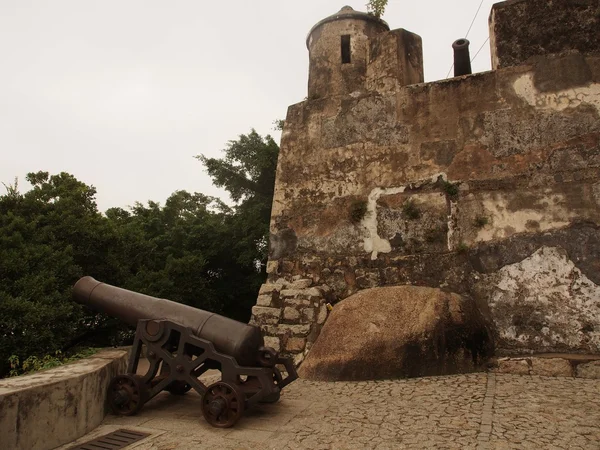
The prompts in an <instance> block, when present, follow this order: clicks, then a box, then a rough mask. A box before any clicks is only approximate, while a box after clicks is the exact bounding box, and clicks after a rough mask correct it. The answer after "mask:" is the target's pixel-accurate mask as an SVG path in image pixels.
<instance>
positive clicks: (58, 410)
mask: <svg viewBox="0 0 600 450" xmlns="http://www.w3.org/2000/svg"><path fill="white" fill-rule="evenodd" d="M127 355H128V350H127V349H110V350H102V351H100V352H98V353H97V354H95V355H93V356H91V357H89V358H86V359H82V360H80V361H76V362H74V363H71V364H67V365H64V366H60V367H57V368H55V369H50V370H47V371H44V372H38V373H34V374H32V375H25V376H21V377H16V378H8V379H4V380H0V436H1V439H2V444H1V445H0V447H2V448H8V449H15V450H21V449H22V450H47V449H52V448H55V447H58V446H59V445H62V444H65V443H68V442H72V441H74V440H75V439H77V438H79V437H81V436H83V435H85V434H86V433H89V432H90V431H92V430H93V429H94V428H96V427H97V426H98V425H100V423H101V422H102V420H103V419H104V416H105V414H106V409H105V405H106V402H105V398H106V389H107V388H108V383H109V382H110V380H111V378H112V377H113V376H114V375H117V374H119V373H124V372H125V369H126V366H127Z"/></svg>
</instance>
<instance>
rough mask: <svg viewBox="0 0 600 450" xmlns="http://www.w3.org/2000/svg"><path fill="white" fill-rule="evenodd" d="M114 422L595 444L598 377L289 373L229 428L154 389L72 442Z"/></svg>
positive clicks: (292, 441) (261, 432) (213, 434)
mask: <svg viewBox="0 0 600 450" xmlns="http://www.w3.org/2000/svg"><path fill="white" fill-rule="evenodd" d="M122 427H127V428H130V429H137V430H140V431H144V430H145V431H148V432H150V433H152V436H151V437H149V438H147V439H145V440H144V441H140V442H139V443H136V444H133V445H131V446H130V447H128V448H130V449H136V450H145V449H152V450H174V449H182V450H185V449H204V448H210V449H380V450H383V449H412V448H415V449H430V448H431V449H488V448H491V449H529V448H532V449H533V448H535V449H542V448H543V449H595V450H597V449H600V380H590V379H578V378H561V377H540V376H528V375H525V376H523V375H508V374H493V373H490V374H486V373H477V374H469V375H455V376H444V377H429V378H418V379H408V380H393V381H368V382H358V383H357V382H337V383H323V382H310V381H305V380H297V381H296V382H294V383H292V384H291V385H290V386H288V388H286V389H285V390H284V393H283V395H282V397H281V401H280V402H279V403H276V404H271V405H260V406H259V408H257V409H253V410H249V411H247V412H246V414H245V415H244V417H242V419H241V420H240V421H239V422H238V424H237V425H236V426H235V428H231V429H215V428H212V427H211V426H209V425H208V424H207V423H206V422H205V421H204V419H203V417H202V414H201V412H200V398H199V396H198V395H197V394H195V393H188V394H187V395H186V396H184V397H176V396H171V395H170V394H167V393H162V394H160V395H158V396H157V397H156V398H154V399H153V400H152V401H150V402H149V403H148V404H146V405H145V406H144V408H143V409H142V410H141V412H140V413H139V414H138V415H137V416H134V417H115V416H111V415H109V416H107V418H106V419H105V420H104V422H103V425H102V426H100V427H99V428H98V429H96V430H95V431H94V433H92V434H90V435H88V436H86V437H85V438H84V439H82V440H80V441H78V442H83V441H84V440H88V439H90V438H91V437H93V436H98V435H101V434H104V433H107V432H109V431H113V430H115V429H118V428H122ZM70 445H73V444H70ZM68 447H69V446H66V447H65V448H68Z"/></svg>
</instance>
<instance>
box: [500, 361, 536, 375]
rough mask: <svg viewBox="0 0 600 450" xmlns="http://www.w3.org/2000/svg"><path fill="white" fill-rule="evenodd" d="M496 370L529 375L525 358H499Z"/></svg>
mask: <svg viewBox="0 0 600 450" xmlns="http://www.w3.org/2000/svg"><path fill="white" fill-rule="evenodd" d="M496 372H500V373H510V374H512V375H529V363H528V362H527V360H526V359H512V358H500V359H498V368H497V369H496Z"/></svg>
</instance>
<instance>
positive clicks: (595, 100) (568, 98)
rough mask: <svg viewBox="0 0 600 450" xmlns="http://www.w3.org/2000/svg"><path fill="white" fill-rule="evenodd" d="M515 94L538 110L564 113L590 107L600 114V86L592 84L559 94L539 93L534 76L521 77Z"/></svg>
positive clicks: (559, 92)
mask: <svg viewBox="0 0 600 450" xmlns="http://www.w3.org/2000/svg"><path fill="white" fill-rule="evenodd" d="M513 88H514V90H515V93H516V94H517V95H518V96H519V97H521V98H522V99H523V100H525V101H526V102H527V103H529V104H530V105H531V106H535V107H536V108H538V109H547V110H553V111H564V110H565V109H567V108H576V107H577V106H580V105H590V106H593V107H594V108H596V110H597V111H598V113H599V114H600V84H598V83H590V84H588V85H587V86H579V87H575V88H571V89H565V90H562V91H557V92H539V91H538V90H537V89H536V88H535V85H534V84H533V75H532V74H530V73H528V74H525V75H522V76H520V77H519V78H517V80H516V81H515V82H514V84H513Z"/></svg>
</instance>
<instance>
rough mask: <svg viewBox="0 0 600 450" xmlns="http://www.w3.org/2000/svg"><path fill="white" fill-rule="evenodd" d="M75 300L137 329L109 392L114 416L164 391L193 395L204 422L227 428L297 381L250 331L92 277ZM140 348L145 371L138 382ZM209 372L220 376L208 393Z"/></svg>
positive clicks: (289, 365) (285, 362)
mask: <svg viewBox="0 0 600 450" xmlns="http://www.w3.org/2000/svg"><path fill="white" fill-rule="evenodd" d="M73 299H74V300H75V301H76V302H78V303H81V304H84V305H86V306H88V307H90V308H91V309H93V310H95V311H99V312H103V313H106V314H108V315H111V316H113V317H116V318H119V319H121V320H122V321H124V322H126V323H128V324H130V325H133V326H135V327H136V332H135V338H134V342H133V347H132V350H131V355H130V357H129V363H128V367H127V373H125V374H122V375H117V376H116V377H114V378H113V379H112V380H111V382H110V385H109V388H108V403H109V406H110V407H111V409H112V410H113V412H114V413H115V414H119V415H132V414H135V413H137V412H138V411H139V410H140V408H141V407H142V406H143V405H144V404H145V403H146V402H147V401H148V400H150V399H151V398H153V397H154V396H155V395H157V394H158V393H159V392H161V391H168V392H170V393H172V394H176V395H182V394H185V393H186V392H187V391H189V390H190V389H192V388H193V389H195V390H196V391H197V392H198V394H200V395H201V396H202V413H203V415H204V417H205V419H206V421H207V422H208V423H210V424H211V425H213V426H215V427H222V428H225V427H231V426H233V425H234V424H235V423H236V422H237V421H238V419H239V418H240V417H241V416H242V415H243V413H244V410H245V409H247V408H249V407H251V406H253V405H255V404H256V403H258V402H261V403H272V402H276V401H277V400H279V395H280V392H281V390H282V389H283V388H284V387H285V386H287V385H288V384H289V383H291V382H292V381H294V380H295V379H296V378H297V377H298V375H297V373H296V369H295V367H294V364H293V362H292V361H291V359H289V358H283V357H280V356H279V354H278V353H277V352H276V351H275V350H274V349H272V348H270V347H265V346H264V340H263V337H262V334H261V332H260V329H259V328H257V327H255V326H251V325H247V324H245V323H241V322H237V321H235V320H232V319H229V318H227V317H223V316H220V315H218V314H214V313H211V312H207V311H203V310H201V309H196V308H192V307H191V306H187V305H183V304H179V303H175V302H172V301H169V300H165V299H160V298H155V297H151V296H148V295H144V294H139V293H137V292H132V291H128V290H126V289H121V288H118V287H115V286H111V285H109V284H105V283H101V282H99V281H96V280H95V279H94V278H92V277H83V278H81V279H80V280H79V281H78V282H77V283H76V284H75V286H74V288H73ZM144 347H145V353H146V357H147V359H148V361H149V369H148V371H147V372H146V374H145V375H139V374H137V371H138V363H139V361H140V357H141V356H142V349H143V348H144ZM278 366H279V367H281V366H283V368H284V371H283V373H282V371H281V370H280V369H279V367H278ZM211 369H216V370H219V371H220V372H221V380H220V381H217V382H215V383H213V384H210V385H208V386H207V385H205V384H204V383H203V382H202V381H201V380H200V376H201V375H203V374H204V373H205V372H206V371H208V370H211Z"/></svg>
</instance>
